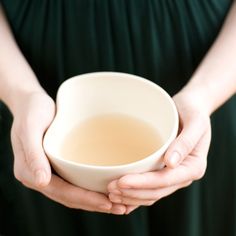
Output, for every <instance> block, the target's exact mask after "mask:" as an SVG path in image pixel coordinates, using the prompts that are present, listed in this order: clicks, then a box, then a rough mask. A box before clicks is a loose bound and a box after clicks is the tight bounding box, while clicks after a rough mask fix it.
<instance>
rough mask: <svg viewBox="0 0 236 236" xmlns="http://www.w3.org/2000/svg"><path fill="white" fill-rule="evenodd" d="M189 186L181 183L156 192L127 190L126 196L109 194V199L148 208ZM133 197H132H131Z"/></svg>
mask: <svg viewBox="0 0 236 236" xmlns="http://www.w3.org/2000/svg"><path fill="white" fill-rule="evenodd" d="M189 184H190V182H187V183H183V184H180V185H176V186H171V187H168V188H162V189H157V190H136V191H135V190H133V191H132V190H129V191H132V192H129V194H128V196H125V195H124V194H123V195H115V194H112V193H110V194H109V199H110V200H111V201H112V202H115V203H120V204H125V205H130V206H137V205H139V206H141V205H142V206H150V205H152V204H154V203H155V202H156V201H159V200H160V199H162V198H164V197H166V196H168V195H170V194H172V193H174V192H175V191H177V190H178V189H181V188H183V187H186V186H188V185H189ZM132 196H134V197H132Z"/></svg>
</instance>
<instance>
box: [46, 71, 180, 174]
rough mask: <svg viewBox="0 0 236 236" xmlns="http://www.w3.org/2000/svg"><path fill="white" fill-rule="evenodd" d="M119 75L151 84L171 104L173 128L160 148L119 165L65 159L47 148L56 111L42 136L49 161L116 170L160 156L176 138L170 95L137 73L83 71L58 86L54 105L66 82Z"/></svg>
mask: <svg viewBox="0 0 236 236" xmlns="http://www.w3.org/2000/svg"><path fill="white" fill-rule="evenodd" d="M94 74H96V75H106V76H109V75H114V74H115V75H121V76H126V78H133V79H136V80H139V81H142V82H143V83H146V84H148V85H149V86H152V87H153V88H155V89H157V90H159V92H160V93H161V94H162V95H163V96H164V97H165V98H166V99H167V100H168V102H169V104H170V105H171V108H172V109H173V115H174V126H173V129H172V131H171V133H170V135H169V137H168V138H167V141H166V142H165V143H164V144H163V145H162V146H161V148H159V149H157V150H156V151H155V152H153V153H152V154H151V155H149V156H147V157H144V158H143V159H141V160H138V161H135V162H130V163H126V164H119V165H91V164H83V163H78V162H74V161H70V160H66V159H64V158H62V157H60V156H54V155H53V154H52V153H51V151H50V149H48V145H47V143H48V141H47V140H48V134H49V133H50V130H51V129H50V128H51V127H52V125H53V124H54V123H55V121H56V120H57V117H58V116H57V115H58V113H56V115H55V117H54V119H53V121H52V122H51V124H50V126H49V127H48V129H47V130H46V132H45V134H44V138H43V149H44V152H45V154H46V156H47V157H48V159H49V161H50V160H56V161H60V162H62V163H65V164H67V165H71V166H74V167H79V168H86V169H96V170H118V169H126V168H127V169H129V168H131V167H132V166H136V165H142V163H144V162H146V161H148V160H149V159H150V160H152V159H155V157H156V155H158V156H159V157H160V158H161V157H162V155H163V154H164V153H165V151H166V150H167V148H168V146H169V145H170V144H171V142H172V141H173V140H174V139H175V138H176V136H177V133H178V128H179V115H178V111H177V108H176V105H175V103H174V101H173V99H172V98H171V96H170V95H169V94H168V93H167V92H166V91H165V90H164V89H163V88H162V87H160V86H159V85H158V84H156V83H154V82H152V81H150V80H148V79H146V78H143V77H141V76H137V75H133V74H128V73H123V72H112V71H99V72H90V73H85V74H80V75H76V76H73V77H71V78H69V79H67V80H65V81H64V82H63V83H62V84H61V85H60V87H59V89H58V92H57V96H56V106H58V102H59V97H60V93H61V91H62V89H63V87H64V86H68V84H70V83H72V82H73V81H74V80H81V79H84V78H86V77H90V76H92V75H94Z"/></svg>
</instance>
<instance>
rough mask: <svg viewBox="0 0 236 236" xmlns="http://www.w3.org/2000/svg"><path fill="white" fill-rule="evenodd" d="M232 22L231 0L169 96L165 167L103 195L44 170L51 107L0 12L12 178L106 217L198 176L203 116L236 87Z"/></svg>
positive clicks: (207, 133)
mask: <svg viewBox="0 0 236 236" xmlns="http://www.w3.org/2000/svg"><path fill="white" fill-rule="evenodd" d="M235 25H236V3H235V2H234V3H233V5H232V7H231V10H230V12H229V14H228V17H227V19H226V21H225V24H224V26H223V28H222V30H221V32H220V34H219V36H218V37H217V39H216V41H215V43H214V44H213V46H212V47H211V49H210V50H209V52H208V53H207V55H206V56H205V58H204V60H203V61H202V63H201V64H200V66H199V67H198V68H197V70H196V71H195V73H194V74H193V76H192V78H191V79H190V81H189V83H188V84H187V85H186V86H185V87H184V88H183V89H182V90H181V91H180V92H178V93H177V94H176V95H175V96H174V97H173V99H174V101H175V104H176V106H177V109H178V112H179V117H180V132H179V134H178V137H177V138H176V139H175V140H174V142H173V143H172V144H171V146H170V147H169V148H168V150H167V152H166V153H165V155H164V162H165V164H166V168H164V169H163V170H161V171H154V172H148V173H143V174H136V175H127V176H123V177H121V178H120V179H118V180H114V181H112V182H111V183H110V184H109V185H108V191H109V194H108V196H106V195H104V194H100V193H96V192H92V191H87V190H85V189H81V188H79V187H76V186H73V185H71V184H69V183H67V182H66V181H64V180H63V179H61V178H60V177H58V176H56V175H54V174H52V173H51V168H50V164H49V162H48V159H47V157H46V155H45V153H44V151H43V147H42V138H43V134H44V132H45V130H46V129H47V127H48V126H49V125H50V123H51V122H52V120H53V118H54V114H55V104H54V101H53V100H52V99H51V98H50V97H49V96H48V95H47V94H46V92H45V91H44V89H43V88H42V87H41V86H40V84H39V82H38V80H37V78H36V76H35V74H34V73H33V71H32V69H31V68H30V66H29V64H28V63H27V61H26V60H25V58H24V56H23V55H22V53H21V52H20V50H19V48H18V46H17V44H16V42H15V40H14V38H13V37H12V34H11V31H10V28H9V26H8V24H7V21H6V19H5V17H4V13H3V11H2V9H0V52H1V54H0V99H1V100H2V101H3V102H4V103H5V104H6V105H7V106H8V107H9V109H10V111H11V112H12V114H13V117H14V121H13V126H12V131H11V138H12V147H13V151H14V174H15V177H16V178H17V179H18V180H19V181H20V182H21V183H22V184H24V185H25V186H27V187H29V188H32V189H34V190H36V191H39V192H41V193H42V194H44V195H46V196H47V197H49V198H50V199H52V200H54V201H56V202H59V203H61V204H63V205H65V206H67V207H71V208H76V209H84V210H87V211H96V212H104V213H112V214H129V213H130V212H131V211H133V210H134V209H135V208H137V207H139V206H142V205H152V204H154V203H155V202H156V201H158V200H160V199H161V198H163V197H166V196H168V195H170V194H172V193H173V192H175V191H177V190H178V189H181V188H183V187H186V186H188V185H190V184H191V183H192V182H193V181H195V180H198V179H200V178H201V177H202V176H203V175H204V173H205V170H206V165H207V153H208V149H209V144H210V139H211V127H210V119H209V117H210V115H211V114H212V113H213V112H214V111H215V110H216V109H217V108H218V107H219V106H221V105H222V104H223V103H224V102H225V101H227V100H228V99H229V98H230V97H231V96H233V95H234V94H235V92H236V66H235V61H236V42H235V38H236V27H235ZM12 68H14V70H13V69H12Z"/></svg>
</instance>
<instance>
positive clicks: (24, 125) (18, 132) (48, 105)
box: [11, 92, 126, 214]
mask: <svg viewBox="0 0 236 236" xmlns="http://www.w3.org/2000/svg"><path fill="white" fill-rule="evenodd" d="M15 107H17V109H15V111H14V114H13V115H14V122H13V126H12V132H11V138H12V146H13V151H14V156H15V159H14V174H15V176H16V178H17V179H18V180H19V181H20V182H21V183H23V184H24V185H25V186H27V187H29V188H31V189H34V190H36V191H39V192H41V193H43V194H44V195H46V196H47V197H49V198H50V199H52V200H54V201H56V202H59V203H61V204H63V205H65V206H67V207H70V208H77V209H84V210H88V211H97V212H106V213H113V214H123V213H124V212H125V211H126V208H125V206H122V205H119V204H112V203H111V202H110V201H109V199H108V198H107V196H105V195H103V194H100V193H96V192H92V191H87V190H85V189H82V188H79V187H76V186H74V185H72V184H69V183H68V182H66V181H64V180H63V179H61V178H60V177H58V176H56V175H54V174H52V173H51V169H50V164H49V162H48V159H47V157H46V156H45V153H44V150H43V147H42V139H43V135H44V132H45V131H46V129H47V128H48V126H49V125H50V123H51V122H52V120H53V118H54V113H55V104H54V102H53V100H52V99H51V98H50V97H49V96H48V95H46V93H44V92H32V93H24V94H23V95H22V96H18V101H17V106H15Z"/></svg>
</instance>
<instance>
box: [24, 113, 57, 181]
mask: <svg viewBox="0 0 236 236" xmlns="http://www.w3.org/2000/svg"><path fill="white" fill-rule="evenodd" d="M40 112H41V111H40ZM40 112H36V111H35V112H33V111H32V114H31V115H30V116H29V117H28V119H27V120H26V121H25V124H24V132H22V137H20V140H24V143H21V145H22V146H23V147H24V154H25V161H26V164H27V166H28V168H29V169H30V170H31V172H32V175H33V180H34V182H35V185H36V186H46V185H47V184H48V183H49V182H50V178H51V170H50V165H49V162H48V159H47V157H46V155H45V153H44V150H43V145H42V142H43V135H44V132H45V129H46V128H47V127H48V125H49V124H50V122H51V119H52V117H53V116H51V117H44V116H43V115H42V114H40ZM39 115H41V117H40V122H38V123H37V121H38V119H39V118H38V117H35V116H39ZM32 130H33V132H32Z"/></svg>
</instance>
